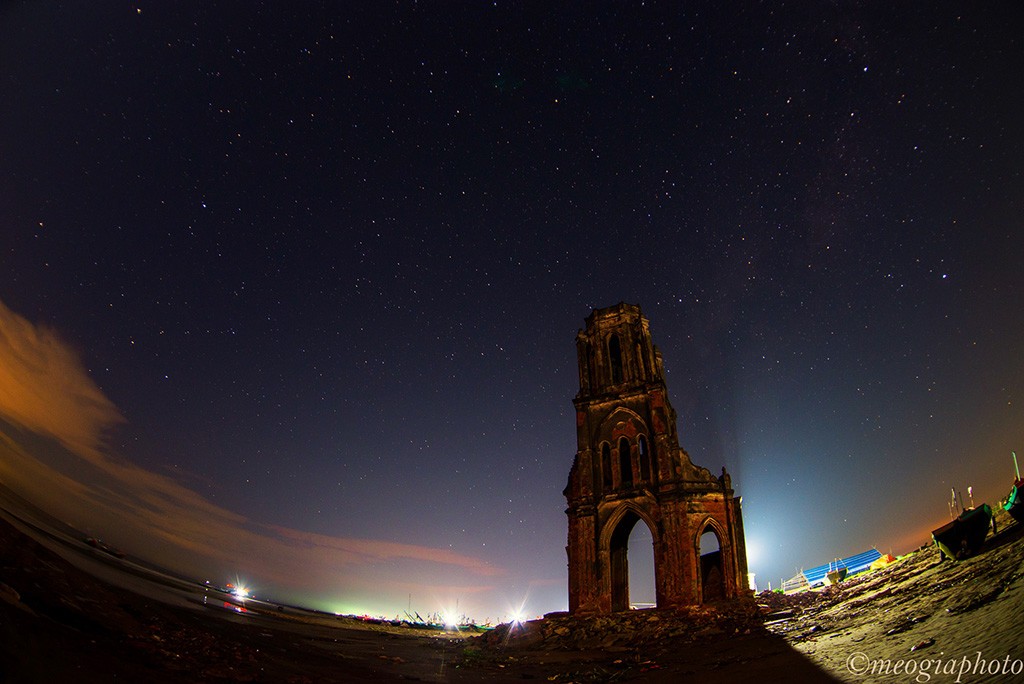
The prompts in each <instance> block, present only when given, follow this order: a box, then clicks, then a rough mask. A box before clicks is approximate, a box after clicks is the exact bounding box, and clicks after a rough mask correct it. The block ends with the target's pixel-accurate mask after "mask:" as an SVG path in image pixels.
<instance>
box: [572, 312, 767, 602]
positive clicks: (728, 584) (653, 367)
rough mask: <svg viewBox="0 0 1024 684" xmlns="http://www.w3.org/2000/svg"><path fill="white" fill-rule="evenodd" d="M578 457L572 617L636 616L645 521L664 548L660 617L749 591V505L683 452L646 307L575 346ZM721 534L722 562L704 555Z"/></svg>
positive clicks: (595, 329)
mask: <svg viewBox="0 0 1024 684" xmlns="http://www.w3.org/2000/svg"><path fill="white" fill-rule="evenodd" d="M576 348H577V355H578V358H579V373H580V391H579V394H577V396H576V398H575V399H574V400H573V403H574V404H575V406H576V439H577V444H578V451H577V452H576V458H575V460H574V461H573V465H572V470H571V471H570V474H569V484H568V486H567V487H566V489H565V492H564V493H565V496H566V499H567V500H568V504H569V505H568V508H567V509H566V513H567V514H568V516H569V542H568V546H567V547H566V551H567V553H568V557H569V610H570V612H572V613H577V614H583V613H609V612H613V611H619V610H627V609H628V608H629V569H628V565H627V563H628V555H627V545H628V541H629V535H630V532H631V531H632V530H633V526H634V525H636V524H637V523H638V522H641V521H642V522H643V524H646V525H647V526H648V528H650V530H651V537H652V538H653V540H654V563H655V587H656V593H657V603H658V607H660V608H665V607H673V606H688V605H696V604H700V603H703V602H705V601H711V600H715V599H717V598H722V597H725V598H728V597H734V596H739V595H741V594H743V593H745V592H746V589H747V562H746V549H745V547H744V544H743V519H742V516H741V513H740V501H739V498H737V497H735V496H734V493H733V489H732V483H731V481H730V478H729V475H728V473H726V472H725V469H724V468H723V469H722V475H721V476H720V477H716V476H714V475H712V474H711V472H710V471H708V470H707V469H706V468H701V467H699V466H696V465H694V464H693V463H692V462H691V461H690V457H689V456H688V455H687V453H686V452H685V451H684V450H683V449H682V448H680V446H679V438H678V435H677V434H676V413H675V410H674V409H673V408H672V405H671V404H670V403H669V400H668V392H667V390H666V387H665V377H664V376H665V371H664V367H663V365H662V359H661V353H660V352H659V351H658V349H657V347H655V346H654V344H653V343H652V342H651V334H650V324H649V322H648V321H647V319H646V318H644V316H643V314H642V313H641V311H640V307H638V306H633V305H630V304H618V305H616V306H611V307H608V308H606V309H597V310H595V311H594V312H593V313H591V315H590V316H589V317H588V318H587V319H586V328H585V329H583V330H581V331H580V332H579V334H578V335H577V337H576ZM708 530H710V531H713V532H714V533H715V535H716V537H717V539H718V544H719V549H720V550H719V553H718V555H717V556H715V555H714V554H711V555H705V556H704V557H703V558H702V557H701V555H700V552H699V542H700V538H701V535H702V534H704V533H705V532H706V531H708Z"/></svg>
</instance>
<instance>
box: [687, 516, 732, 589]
mask: <svg viewBox="0 0 1024 684" xmlns="http://www.w3.org/2000/svg"><path fill="white" fill-rule="evenodd" d="M708 534H711V535H713V536H714V538H715V541H716V542H717V543H718V548H717V549H716V550H714V551H707V550H706V549H703V548H701V540H702V539H704V537H705V535H708ZM694 545H695V548H694V550H695V554H694V555H695V556H696V559H697V573H698V575H697V576H698V577H699V594H700V598H701V602H702V603H709V602H711V601H718V600H720V599H722V598H725V595H726V585H725V577H726V567H727V565H731V564H728V563H727V558H728V554H727V552H726V549H728V548H729V545H728V541H727V537H726V536H725V530H724V529H723V528H722V525H721V523H719V522H718V521H717V520H715V518H713V517H711V516H706V517H705V518H704V519H703V521H702V522H701V524H700V525H698V526H697V535H696V537H695V539H694Z"/></svg>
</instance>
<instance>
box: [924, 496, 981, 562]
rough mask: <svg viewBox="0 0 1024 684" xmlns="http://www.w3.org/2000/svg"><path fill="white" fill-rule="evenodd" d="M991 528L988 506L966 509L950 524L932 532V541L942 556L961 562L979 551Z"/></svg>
mask: <svg viewBox="0 0 1024 684" xmlns="http://www.w3.org/2000/svg"><path fill="white" fill-rule="evenodd" d="M992 526H993V521H992V509H991V508H990V507H989V505H988V504H984V503H983V504H981V505H980V506H978V507H977V508H968V509H967V510H965V511H964V512H962V513H961V514H960V515H959V516H957V517H956V518H954V519H953V520H952V521H951V522H949V523H947V524H946V525H943V526H942V527H940V528H939V529H937V530H933V531H932V539H933V540H934V541H935V545H936V546H938V547H939V551H940V552H941V553H942V555H943V556H948V557H950V558H953V559H955V560H961V559H963V558H967V557H968V556H972V555H974V554H975V553H977V552H978V551H979V550H980V549H981V545H982V544H983V543H984V542H985V537H986V536H987V535H988V530H989V527H992Z"/></svg>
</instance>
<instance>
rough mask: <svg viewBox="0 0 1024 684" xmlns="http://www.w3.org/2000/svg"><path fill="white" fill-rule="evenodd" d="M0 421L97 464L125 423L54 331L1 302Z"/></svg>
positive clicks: (76, 356)
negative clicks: (109, 436) (112, 431)
mask: <svg viewBox="0 0 1024 684" xmlns="http://www.w3.org/2000/svg"><path fill="white" fill-rule="evenodd" d="M0 415H2V416H3V417H5V418H7V419H8V420H9V421H10V422H12V423H14V424H16V425H19V426H21V427H23V428H25V429H27V430H30V431H32V432H35V433H38V434H42V435H46V436H48V437H52V438H54V439H56V440H57V441H58V442H60V443H61V444H63V445H64V446H65V447H67V448H68V450H70V451H72V452H74V453H76V454H78V455H79V456H82V457H85V458H95V457H96V456H97V455H98V452H99V450H100V449H101V447H102V446H103V436H104V434H105V432H106V431H107V430H108V429H109V428H110V427H112V426H114V425H117V424H118V423H121V422H123V421H124V417H123V416H122V415H121V412H120V411H118V410H117V407H116V406H114V404H113V402H111V401H110V400H109V399H107V397H106V396H105V395H104V394H103V392H102V391H101V390H100V388H99V387H98V386H97V385H96V383H94V382H93V381H92V378H90V377H89V375H88V374H87V373H86V372H85V370H84V369H83V368H82V364H81V363H80V362H79V360H78V355H77V354H76V353H75V352H74V350H72V349H71V348H70V347H69V346H67V345H66V344H64V343H63V342H62V341H61V340H60V339H59V338H58V337H57V335H56V333H54V332H53V331H51V330H49V329H47V328H45V327H42V326H38V327H37V326H35V325H33V324H32V323H30V322H29V321H27V320H25V319H24V318H22V317H21V316H19V315H18V314H16V313H14V312H13V311H11V310H10V309H9V308H7V306H6V305H5V304H4V303H3V302H0Z"/></svg>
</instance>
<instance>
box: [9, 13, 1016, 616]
mask: <svg viewBox="0 0 1024 684" xmlns="http://www.w3.org/2000/svg"><path fill="white" fill-rule="evenodd" d="M890 4H893V3H864V5H863V6H862V5H860V4H857V3H820V2H809V3H806V4H801V3H797V4H789V3H763V4H757V5H755V4H754V3H738V4H736V5H729V4H728V3H717V2H708V3H664V4H661V3H656V4H654V5H652V4H650V3H648V4H643V3H638V2H632V3H616V4H607V3H572V4H553V3H541V2H537V3H506V2H497V3H493V4H492V3H468V2H467V3H418V4H417V3H412V2H400V3H394V2H391V3H385V2H363V3H341V2H338V3H315V4H314V3H293V2H288V3H285V2H280V3H256V2H208V1H204V2H174V3H171V2H165V3H155V2H141V3H122V2H104V3H91V2H66V3H56V2H43V1H33V2H14V3H5V4H4V5H3V7H2V8H0V90H2V94H3V96H2V97H0V456H2V458H0V482H2V483H3V484H5V485H7V486H8V487H11V488H12V489H14V490H15V491H17V492H20V493H21V494H22V495H24V496H25V497H26V498H28V499H29V500H31V501H33V502H34V503H36V504H38V505H39V506H40V507H42V508H43V509H45V510H47V511H49V512H52V513H53V514H55V515H57V516H58V517H60V518H61V519H63V520H66V521H67V522H69V523H71V524H73V525H75V526H77V527H79V528H80V529H82V530H84V531H86V532H88V533H90V534H95V535H98V536H102V537H103V538H105V539H107V540H109V541H111V542H113V543H115V544H117V545H119V546H121V547H122V548H124V550H126V551H127V552H128V553H130V554H134V555H137V556H140V557H143V558H146V559H149V560H151V561H154V562H157V563H160V564H163V565H165V566H167V567H171V568H172V569H175V570H178V571H182V572H185V573H188V574H189V575H190V576H195V577H197V578H200V579H211V580H213V581H215V582H217V583H223V582H227V581H233V580H234V578H236V577H237V578H239V579H242V580H244V581H246V582H248V583H250V584H251V585H252V586H253V590H254V592H255V593H256V594H257V595H261V594H262V595H266V596H271V597H274V598H278V599H280V600H287V601H294V602H300V603H303V604H305V605H311V606H314V607H319V608H324V609H328V610H337V611H341V612H349V613H362V612H369V613H373V614H388V615H394V614H399V613H401V612H402V611H405V610H407V609H409V608H410V607H411V609H412V610H413V611H418V612H420V613H421V614H425V613H427V612H432V611H446V610H457V611H458V612H465V613H467V614H469V615H470V616H471V617H475V618H476V619H479V620H483V619H484V618H486V617H490V618H492V619H496V618H500V617H502V616H509V615H511V614H512V613H514V612H516V611H517V610H519V609H520V608H521V609H522V610H523V611H524V612H525V613H527V614H529V615H535V614H540V613H543V612H547V611H552V610H562V609H565V607H566V605H567V589H566V582H567V580H566V558H565V549H564V547H565V541H566V540H565V537H566V530H567V522H566V516H565V513H564V509H565V499H564V497H563V496H562V489H563V487H564V486H565V484H566V480H567V477H568V474H569V468H570V466H571V465H572V460H573V455H574V454H575V451H576V443H575V423H574V414H573V407H572V398H573V397H574V396H575V394H576V392H577V390H578V389H579V384H578V377H577V367H576V358H575V344H574V340H575V334H576V331H577V329H578V328H580V327H582V325H583V319H584V318H585V317H586V316H587V315H588V314H589V313H590V312H591V310H592V309H593V308H596V307H605V306H610V305H612V304H616V303H618V302H620V301H625V302H629V303H635V304H639V305H640V306H641V307H642V309H643V311H644V313H645V315H646V316H647V317H648V318H649V319H650V321H651V330H652V334H653V337H654V341H655V343H656V344H657V345H658V346H659V347H660V349H661V350H662V353H663V354H664V359H665V366H666V369H667V373H668V375H667V381H668V389H669V398H670V400H671V401H672V403H673V404H674V406H675V408H676V410H677V411H678V413H679V434H680V442H681V444H682V446H683V447H684V448H685V449H686V450H687V451H688V453H689V454H690V456H691V458H692V460H693V461H694V462H695V463H697V464H699V465H702V466H705V467H707V468H709V469H710V470H711V471H712V472H719V471H720V469H721V467H722V466H723V465H724V466H725V467H727V468H728V469H729V472H730V473H731V474H732V477H733V484H734V486H735V488H736V491H737V493H738V494H740V495H742V496H743V507H744V508H743V510H744V516H745V524H746V534H747V546H748V550H749V554H748V555H749V563H750V569H751V570H752V571H753V572H755V573H757V581H758V584H759V585H760V586H762V587H765V586H766V585H767V583H768V581H772V582H773V584H774V585H775V586H777V583H778V581H779V579H780V578H782V577H789V576H791V575H793V574H794V573H795V572H796V571H798V570H799V569H800V568H806V567H810V566H813V565H818V564H820V563H824V562H827V561H829V560H832V559H833V558H835V557H837V556H845V555H850V554H852V553H855V552H859V551H862V550H864V549H866V548H869V547H871V546H876V547H877V548H878V549H879V550H880V551H882V552H883V553H884V552H889V551H892V552H893V553H900V552H906V551H908V550H910V549H913V548H915V547H917V546H918V545H920V544H922V543H925V542H926V541H927V540H928V532H929V530H930V529H932V528H933V527H935V526H937V525H938V524H941V523H942V522H943V521H944V520H946V519H948V508H947V500H948V498H949V492H950V487H957V488H959V489H961V490H962V491H963V496H964V498H965V499H966V498H967V487H968V486H973V490H974V494H975V499H976V500H977V502H978V503H980V502H981V501H982V500H985V501H988V502H989V503H990V504H992V505H995V504H996V503H997V502H998V499H999V498H1000V497H1002V496H1004V495H1005V494H1006V493H1007V491H1008V489H1009V486H1010V483H1011V480H1012V477H1013V464H1012V460H1011V456H1010V452H1011V450H1014V449H1016V450H1018V451H1020V452H1022V453H1021V455H1022V461H1024V396H1022V395H1024V358H1022V355H1021V353H1020V348H1021V340H1022V339H1024V304H1022V293H1024V264H1022V257H1024V225H1022V216H1024V177H1022V173H1021V162H1022V160H1024V124H1022V121H1024V90H1022V86H1024V68H1022V66H1024V41H1022V38H1021V36H1024V22H1022V16H1021V12H1020V9H1019V7H1018V6H1017V3H1013V2H1006V3H951V2H939V3H896V4H897V5H898V7H896V8H895V9H894V8H892V7H889V5H890ZM641 527H642V526H641ZM634 534H637V535H640V534H641V531H640V530H637V531H635V532H634ZM648 539H649V537H648ZM634 542H635V543H634V544H633V545H632V546H631V550H630V553H631V558H632V559H633V561H632V565H633V567H634V569H635V570H637V571H639V575H638V577H639V578H638V579H637V581H636V582H635V583H634V585H633V590H632V596H633V598H634V599H635V600H638V601H644V600H653V579H652V577H650V572H652V571H651V570H650V564H651V560H650V556H651V552H650V546H649V542H647V545H646V549H645V545H644V543H642V538H641V537H637V538H634ZM645 572H646V573H647V575H646V579H645V575H644V573H645ZM645 582H646V584H645Z"/></svg>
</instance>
